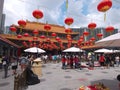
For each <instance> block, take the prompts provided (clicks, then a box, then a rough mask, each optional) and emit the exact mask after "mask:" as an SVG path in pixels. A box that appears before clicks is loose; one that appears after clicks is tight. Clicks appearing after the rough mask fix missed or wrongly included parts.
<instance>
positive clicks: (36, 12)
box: [32, 10, 43, 19]
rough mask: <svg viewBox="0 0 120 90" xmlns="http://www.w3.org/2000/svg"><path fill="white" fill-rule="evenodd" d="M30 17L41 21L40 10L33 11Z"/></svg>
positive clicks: (41, 13)
mask: <svg viewBox="0 0 120 90" xmlns="http://www.w3.org/2000/svg"><path fill="white" fill-rule="evenodd" d="M32 15H33V16H34V17H35V18H36V19H41V18H42V17H43V12H42V11H40V10H34V11H33V13H32Z"/></svg>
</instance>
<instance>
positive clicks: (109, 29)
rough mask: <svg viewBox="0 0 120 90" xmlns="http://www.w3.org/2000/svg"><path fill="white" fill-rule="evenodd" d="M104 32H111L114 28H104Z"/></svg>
mask: <svg viewBox="0 0 120 90" xmlns="http://www.w3.org/2000/svg"><path fill="white" fill-rule="evenodd" d="M105 30H106V32H112V31H113V30H114V27H113V26H108V27H106V29H105Z"/></svg>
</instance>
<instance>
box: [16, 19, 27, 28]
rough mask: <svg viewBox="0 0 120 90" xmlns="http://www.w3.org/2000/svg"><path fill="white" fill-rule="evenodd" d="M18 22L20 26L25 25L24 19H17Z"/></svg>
mask: <svg viewBox="0 0 120 90" xmlns="http://www.w3.org/2000/svg"><path fill="white" fill-rule="evenodd" d="M18 24H19V26H20V27H22V28H23V27H25V26H26V21H24V20H19V21H18Z"/></svg>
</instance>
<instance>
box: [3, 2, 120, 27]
mask: <svg viewBox="0 0 120 90" xmlns="http://www.w3.org/2000/svg"><path fill="white" fill-rule="evenodd" d="M65 1H66V0H5V4H4V13H5V14H6V25H11V24H16V23H17V21H18V20H19V19H28V20H30V21H35V20H36V19H35V18H34V17H33V16H32V12H33V10H35V9H38V8H39V9H40V10H41V11H43V13H44V17H43V18H42V19H40V20H39V21H40V22H46V21H48V23H51V24H59V25H61V23H59V19H63V24H62V25H65V24H64V18H65V17H66V16H70V17H73V18H74V23H73V24H72V25H71V26H70V27H87V25H88V24H89V23H90V22H91V21H93V22H95V23H96V24H97V26H98V27H106V26H107V25H113V26H114V27H115V28H120V13H119V11H120V2H119V1H118V0H112V2H113V6H112V8H111V9H110V10H108V11H107V16H106V21H105V22H104V13H102V12H99V11H98V10H97V5H98V3H99V2H100V0H68V1H69V3H68V11H67V14H66V15H65V14H64V15H63V17H62V18H61V16H60V15H61V8H60V7H61V5H62V4H63V2H65ZM85 7H87V8H85ZM85 10H87V11H85ZM64 12H65V11H64ZM85 13H87V14H85Z"/></svg>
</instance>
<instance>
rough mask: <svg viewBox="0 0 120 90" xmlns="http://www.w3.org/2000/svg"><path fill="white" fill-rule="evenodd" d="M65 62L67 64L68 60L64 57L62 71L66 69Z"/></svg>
mask: <svg viewBox="0 0 120 90" xmlns="http://www.w3.org/2000/svg"><path fill="white" fill-rule="evenodd" d="M65 62H66V58H65V56H62V69H66V65H65Z"/></svg>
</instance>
